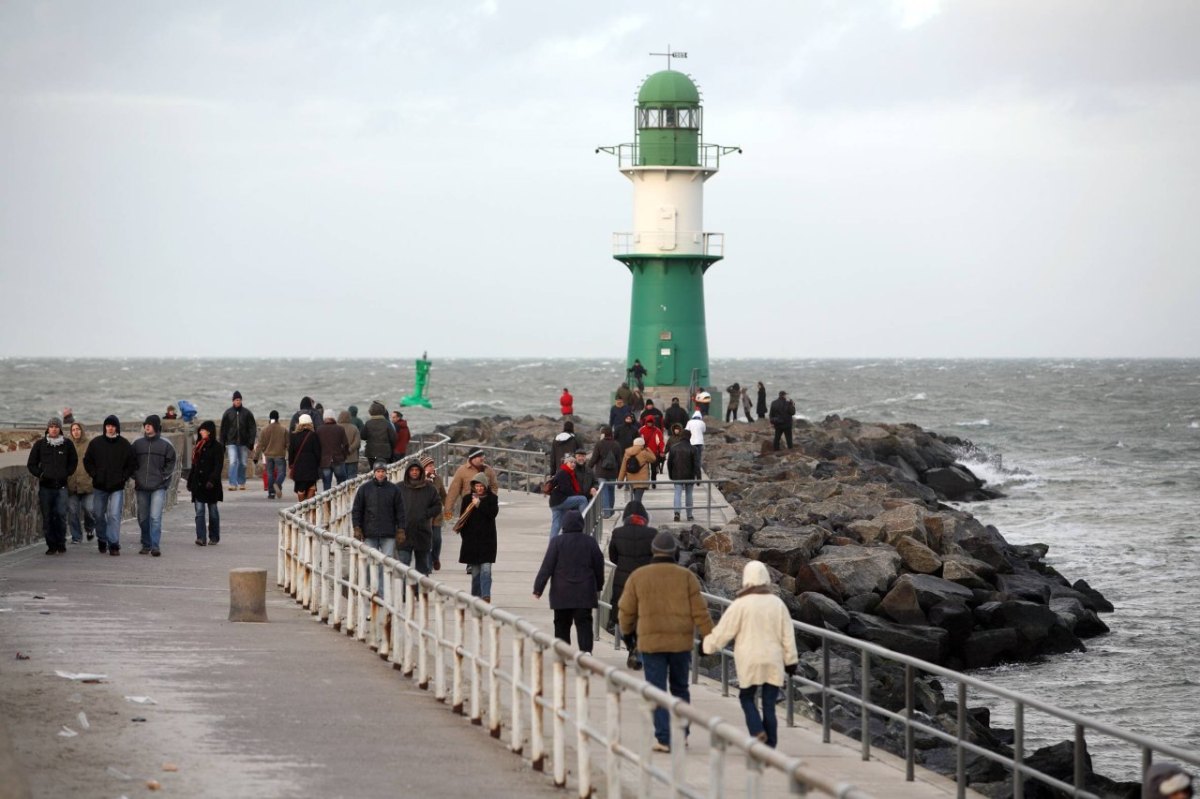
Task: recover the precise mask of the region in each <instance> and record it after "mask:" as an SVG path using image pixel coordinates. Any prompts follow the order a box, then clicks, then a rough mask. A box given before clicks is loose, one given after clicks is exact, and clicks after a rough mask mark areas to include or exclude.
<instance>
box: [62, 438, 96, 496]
mask: <svg viewBox="0 0 1200 799" xmlns="http://www.w3.org/2000/svg"><path fill="white" fill-rule="evenodd" d="M80 428H81V429H82V430H83V434H82V435H81V436H80V437H79V440H78V441H76V440H75V439H73V438H71V434H70V432H69V431H68V433H67V440H68V441H70V442H71V444H72V445H74V447H75V459H76V463H75V471H74V472H72V473H71V476H70V477H68V478H67V492H68V493H71V494H90V493H92V477H91V475H89V474H88V473H87V469H86V468H85V467H84V465H83V456H84V455H86V454H87V448H88V444H90V443H91V441H92V439H91V436H89V435H88V434H87V428H86V427H84V426H83V425H80Z"/></svg>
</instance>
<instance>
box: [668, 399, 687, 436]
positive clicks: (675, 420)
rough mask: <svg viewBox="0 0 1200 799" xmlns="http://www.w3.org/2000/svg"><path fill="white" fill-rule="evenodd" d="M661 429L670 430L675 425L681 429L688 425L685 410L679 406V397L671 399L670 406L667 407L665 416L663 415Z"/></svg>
mask: <svg viewBox="0 0 1200 799" xmlns="http://www.w3.org/2000/svg"><path fill="white" fill-rule="evenodd" d="M663 422H664V423H665V424H664V425H663V427H665V428H666V429H667V430H670V429H671V428H672V427H674V426H675V425H679V426H680V427H683V426H684V425H686V424H687V423H688V412H687V409H686V408H684V407H683V406H682V405H680V404H679V397H671V404H670V405H669V406H668V407H667V412H666V414H664V415H663Z"/></svg>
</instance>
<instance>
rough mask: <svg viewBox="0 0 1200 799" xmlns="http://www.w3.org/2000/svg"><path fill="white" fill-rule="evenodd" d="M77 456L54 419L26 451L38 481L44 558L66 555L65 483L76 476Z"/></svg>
mask: <svg viewBox="0 0 1200 799" xmlns="http://www.w3.org/2000/svg"><path fill="white" fill-rule="evenodd" d="M78 462H79V456H78V454H77V453H76V452H75V447H74V445H72V444H71V443H70V442H69V441H67V439H66V436H64V435H63V429H62V420H61V419H59V418H58V417H57V416H55V417H53V418H51V419H50V421H48V422H47V423H46V434H45V435H44V436H42V437H41V438H39V439H38V440H37V442H36V443H35V444H34V445H33V447H32V448H31V449H30V450H29V460H28V461H27V463H26V466H27V468H28V469H29V473H30V474H32V475H33V476H34V477H36V478H37V481H38V507H39V508H40V510H41V512H42V536H43V537H44V538H45V539H46V554H47V555H58V554H61V553H63V552H66V551H67V480H68V479H69V478H70V477H71V475H72V474H74V473H75V466H76V465H77V464H78Z"/></svg>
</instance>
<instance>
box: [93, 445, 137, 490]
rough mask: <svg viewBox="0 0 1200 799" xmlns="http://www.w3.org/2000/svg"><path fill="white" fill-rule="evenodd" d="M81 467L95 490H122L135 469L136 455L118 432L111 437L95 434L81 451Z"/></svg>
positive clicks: (131, 446)
mask: <svg viewBox="0 0 1200 799" xmlns="http://www.w3.org/2000/svg"><path fill="white" fill-rule="evenodd" d="M83 467H84V468H85V469H87V473H88V474H89V475H91V478H92V487H93V488H94V489H95V490H96V491H124V490H125V483H126V482H128V480H129V478H130V477H133V474H134V472H136V471H137V456H136V455H134V454H133V445H132V444H130V443H129V442H128V441H127V440H126V439H125V438H124V436H122V435H121V434H120V433H118V434H117V435H115V436H113V437H112V438H109V437H108V436H107V435H102V436H96V437H95V438H93V439H92V440H91V441H90V442H88V447H87V451H86V452H84V453H83Z"/></svg>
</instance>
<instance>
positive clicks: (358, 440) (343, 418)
mask: <svg viewBox="0 0 1200 799" xmlns="http://www.w3.org/2000/svg"><path fill="white" fill-rule="evenodd" d="M337 420H338V424H340V425H341V426H342V429H343V430H345V431H346V460H347V461H349V462H350V463H353V464H356V465H357V464H358V452H359V450H360V449H362V434H361V433H359V431H358V425H356V424H354V422H353V421H351V416H350V411H342V412H341V413H339V414H338V418H337Z"/></svg>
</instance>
